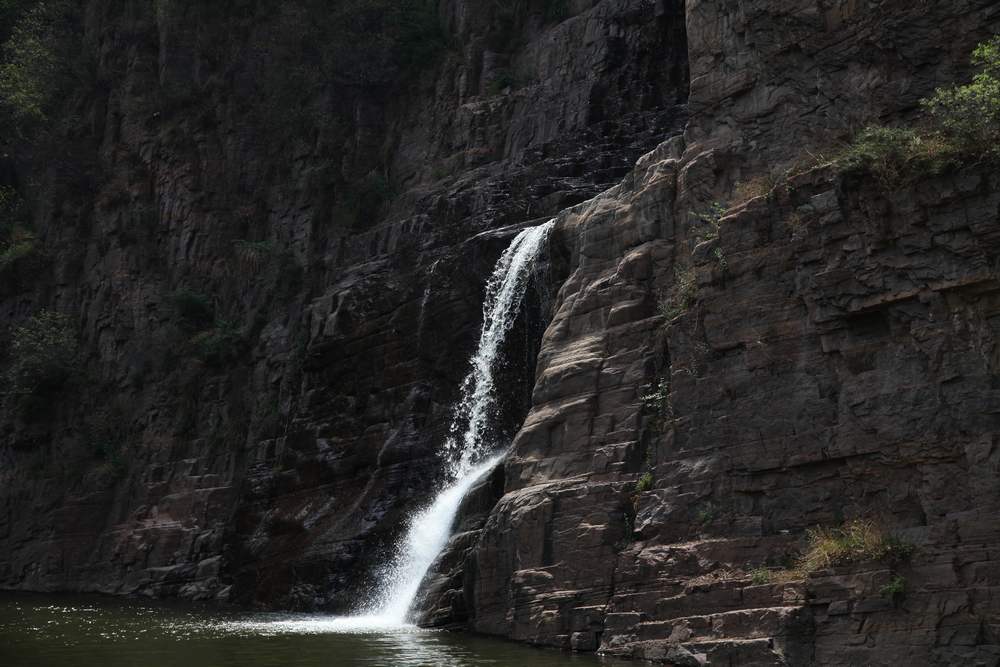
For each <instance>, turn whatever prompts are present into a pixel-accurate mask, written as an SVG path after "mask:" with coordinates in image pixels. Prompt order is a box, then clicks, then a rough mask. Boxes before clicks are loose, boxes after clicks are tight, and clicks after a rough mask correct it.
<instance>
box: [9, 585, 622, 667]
mask: <svg viewBox="0 0 1000 667" xmlns="http://www.w3.org/2000/svg"><path fill="white" fill-rule="evenodd" d="M611 664H612V663H611V662H609V661H602V660H599V659H598V658H596V657H593V656H585V655H572V654H569V653H563V652H561V651H556V650H546V649H537V648H531V647H527V646H522V645H520V644H515V643H512V642H505V641H498V640H492V639H485V638H481V637H473V636H468V635H463V634H458V633H449V632H435V631H423V630H418V629H415V628H397V629H384V630H381V631H373V630H360V629H355V630H351V629H350V628H349V627H345V626H343V625H342V624H341V623H340V622H338V621H336V620H333V619H330V618H325V617H321V616H311V615H290V614H258V613H252V612H241V611H229V610H219V609H217V608H212V607H197V606H179V605H172V604H171V605H166V604H159V603H152V602H146V601H134V600H119V599H114V598H94V597H76V596H39V595H28V594H24V595H22V594H3V593H0V667H319V666H322V667H362V666H364V667H372V666H374V665H378V666H383V665H384V666H386V667H397V666H398V667H425V666H426V667H438V666H440V667H479V666H484V665H490V666H493V667H503V666H507V665H510V666H513V667H598V666H606V665H611ZM617 664H619V665H620V664H621V663H617Z"/></svg>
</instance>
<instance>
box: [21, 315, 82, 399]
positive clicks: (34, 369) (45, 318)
mask: <svg viewBox="0 0 1000 667" xmlns="http://www.w3.org/2000/svg"><path fill="white" fill-rule="evenodd" d="M76 352H77V341H76V336H75V335H74V333H73V319H72V318H71V317H69V316H68V315H63V314H60V313H55V312H52V311H48V310H43V311H41V312H40V313H38V314H37V315H35V316H34V317H32V318H30V319H29V320H28V321H27V322H26V323H25V324H23V325H22V326H20V327H17V328H16V329H14V331H13V335H12V336H11V346H10V358H11V366H10V368H9V369H8V371H7V384H8V387H9V392H10V393H12V394H17V395H28V396H30V395H40V394H46V393H49V392H52V391H55V390H57V389H59V388H61V387H62V385H63V384H64V383H65V381H66V380H67V379H68V378H69V377H70V376H71V375H72V374H73V372H74V370H75V368H76Z"/></svg>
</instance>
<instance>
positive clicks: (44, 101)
mask: <svg viewBox="0 0 1000 667" xmlns="http://www.w3.org/2000/svg"><path fill="white" fill-rule="evenodd" d="M5 5H6V6H5V9H4V10H3V11H0V14H6V15H7V16H10V17H16V22H15V23H13V28H12V29H10V33H9V35H8V36H7V39H6V40H5V41H4V43H3V47H2V57H0V112H2V114H3V115H4V116H5V117H7V121H8V123H10V124H11V125H12V126H13V127H17V128H19V129H21V130H23V128H24V127H25V126H29V125H32V124H35V123H38V122H42V121H45V120H46V117H47V114H48V112H49V111H50V107H51V106H52V105H53V104H54V103H55V101H56V99H57V96H58V93H59V92H60V91H61V90H63V89H64V87H65V86H66V85H67V83H68V82H69V81H70V80H71V77H72V73H73V70H74V67H76V66H78V64H79V62H80V60H81V59H80V57H79V56H80V54H79V49H78V47H77V46H76V35H77V32H78V25H79V20H78V7H77V5H76V3H73V2H68V1H66V0H43V1H41V2H37V1H36V2H9V1H8V2H7V3H5Z"/></svg>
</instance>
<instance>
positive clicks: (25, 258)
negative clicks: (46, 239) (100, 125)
mask: <svg viewBox="0 0 1000 667" xmlns="http://www.w3.org/2000/svg"><path fill="white" fill-rule="evenodd" d="M40 258H41V253H40V252H39V250H38V242H37V240H36V239H35V235H34V234H32V233H31V232H30V231H28V230H27V229H25V228H23V227H15V228H14V229H13V230H12V231H11V233H10V236H9V238H8V239H7V240H6V241H5V242H0V276H2V275H5V274H10V273H14V272H16V271H19V270H20V269H22V268H31V267H34V266H37V264H38V260H39V259H40Z"/></svg>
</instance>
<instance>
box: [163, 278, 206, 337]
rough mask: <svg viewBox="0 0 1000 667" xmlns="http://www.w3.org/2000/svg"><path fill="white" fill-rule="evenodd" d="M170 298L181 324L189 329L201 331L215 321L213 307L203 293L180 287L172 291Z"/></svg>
mask: <svg viewBox="0 0 1000 667" xmlns="http://www.w3.org/2000/svg"><path fill="white" fill-rule="evenodd" d="M171 300H172V302H173V305H174V310H175V311H176V312H177V316H178V317H179V318H180V319H181V324H182V325H183V326H184V328H186V329H188V330H190V331H201V330H203V329H206V328H208V327H210V326H211V325H212V323H213V322H214V321H215V309H214V308H213V307H212V303H211V301H209V298H208V297H207V296H205V295H204V294H199V293H198V292H194V291H192V290H189V289H187V288H185V287H182V288H181V289H179V290H177V291H176V292H174V293H173V295H172V297H171Z"/></svg>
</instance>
